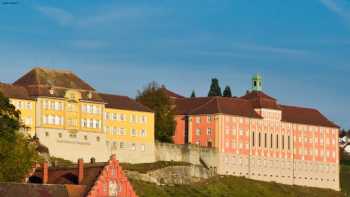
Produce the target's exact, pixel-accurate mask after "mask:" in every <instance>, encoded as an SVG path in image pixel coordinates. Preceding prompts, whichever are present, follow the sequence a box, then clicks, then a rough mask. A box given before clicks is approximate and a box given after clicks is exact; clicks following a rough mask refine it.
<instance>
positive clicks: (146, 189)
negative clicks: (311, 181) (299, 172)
mask: <svg viewBox="0 0 350 197" xmlns="http://www.w3.org/2000/svg"><path fill="white" fill-rule="evenodd" d="M130 181H131V182H132V185H133V186H134V189H135V190H136V193H137V194H138V195H139V196H140V197H170V196H171V197H173V196H181V197H182V196H183V197H226V196H227V197H235V196H239V197H264V196H266V197H304V196H305V197H306V196H307V197H343V196H344V194H342V193H340V192H336V191H332V190H326V189H316V188H308V187H300V186H289V185H282V184H277V183H272V182H270V183H267V182H262V181H253V180H249V179H245V178H240V177H234V176H217V177H213V178H211V179H208V180H206V181H204V182H200V183H194V184H191V185H177V186H157V185H155V184H151V183H146V182H142V181H135V180H130Z"/></svg>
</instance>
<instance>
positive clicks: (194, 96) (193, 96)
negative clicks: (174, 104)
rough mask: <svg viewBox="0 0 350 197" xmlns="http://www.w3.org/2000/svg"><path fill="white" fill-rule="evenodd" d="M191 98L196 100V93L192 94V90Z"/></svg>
mask: <svg viewBox="0 0 350 197" xmlns="http://www.w3.org/2000/svg"><path fill="white" fill-rule="evenodd" d="M191 98H196V93H195V92H194V90H192V93H191Z"/></svg>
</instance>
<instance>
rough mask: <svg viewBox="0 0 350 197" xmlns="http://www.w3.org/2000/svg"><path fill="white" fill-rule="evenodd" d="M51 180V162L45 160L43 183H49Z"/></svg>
mask: <svg viewBox="0 0 350 197" xmlns="http://www.w3.org/2000/svg"><path fill="white" fill-rule="evenodd" d="M48 180H49V163H48V162H47V161H45V162H44V163H43V184H47V182H48Z"/></svg>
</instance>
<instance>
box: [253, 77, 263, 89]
mask: <svg viewBox="0 0 350 197" xmlns="http://www.w3.org/2000/svg"><path fill="white" fill-rule="evenodd" d="M252 91H262V77H261V75H259V74H256V75H254V76H253V77H252Z"/></svg>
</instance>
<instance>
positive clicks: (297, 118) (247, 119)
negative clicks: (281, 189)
mask: <svg viewBox="0 0 350 197" xmlns="http://www.w3.org/2000/svg"><path fill="white" fill-rule="evenodd" d="M173 102H174V106H175V108H176V114H177V115H176V122H177V128H176V131H175V135H174V142H175V143H176V144H186V143H189V144H198V145H200V146H204V147H214V148H216V149H217V150H218V152H219V158H218V161H217V165H216V166H213V167H216V168H217V172H218V173H219V174H224V175H236V176H245V177H247V178H251V179H257V180H264V181H275V182H279V183H284V184H295V185H304V186H311V187H321V188H330V189H334V190H339V187H340V186H339V150H338V143H337V142H338V132H339V127H338V126H337V125H335V124H334V123H332V122H331V121H329V120H328V119H327V118H326V117H324V116H323V115H322V114H321V113H320V112H319V111H318V110H315V109H310V108H303V107H295V106H286V105H280V104H278V103H277V100H276V99H274V98H272V97H270V96H268V95H267V94H265V93H264V92H263V91H262V78H261V77H260V76H254V77H253V79H252V90H251V91H248V92H247V93H246V95H244V96H242V97H239V98H237V97H233V98H225V97H203V98H191V99H190V98H175V99H173Z"/></svg>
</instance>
